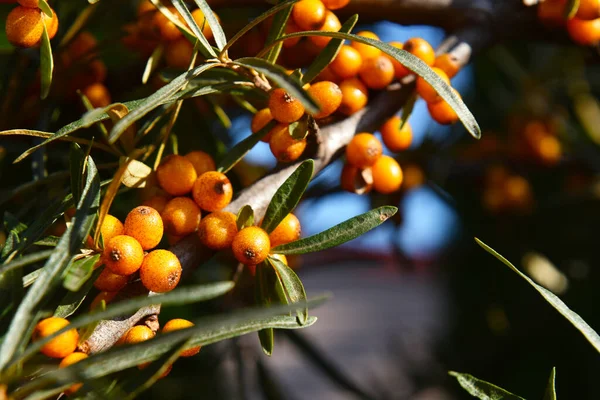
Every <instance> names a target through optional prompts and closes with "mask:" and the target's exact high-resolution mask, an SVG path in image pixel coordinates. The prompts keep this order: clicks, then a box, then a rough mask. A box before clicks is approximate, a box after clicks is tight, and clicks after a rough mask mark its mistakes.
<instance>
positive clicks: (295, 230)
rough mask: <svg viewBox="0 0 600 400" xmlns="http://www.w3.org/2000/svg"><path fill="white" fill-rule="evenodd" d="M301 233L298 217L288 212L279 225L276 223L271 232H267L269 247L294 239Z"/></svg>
mask: <svg viewBox="0 0 600 400" xmlns="http://www.w3.org/2000/svg"><path fill="white" fill-rule="evenodd" d="M301 233H302V228H301V226H300V221H298V218H296V216H295V215H294V214H288V215H286V216H285V218H284V219H283V220H282V221H281V222H280V223H279V225H277V227H276V228H275V229H274V230H273V232H271V233H270V234H269V240H270V241H271V247H277V246H279V245H280V244H286V243H290V242H293V241H296V240H298V239H299V238H300V234H301Z"/></svg>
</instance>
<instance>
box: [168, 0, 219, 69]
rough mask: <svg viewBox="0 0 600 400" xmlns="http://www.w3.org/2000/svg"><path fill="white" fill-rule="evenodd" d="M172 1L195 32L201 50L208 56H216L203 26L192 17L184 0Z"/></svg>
mask: <svg viewBox="0 0 600 400" xmlns="http://www.w3.org/2000/svg"><path fill="white" fill-rule="evenodd" d="M172 3H173V6H175V8H176V9H177V11H179V14H181V16H182V17H183V20H184V21H185V22H186V23H187V25H188V26H189V27H190V29H191V30H192V32H193V33H194V35H195V39H196V40H197V43H196V45H197V46H198V49H199V50H200V52H201V53H202V54H203V55H204V56H205V57H207V58H208V57H216V56H217V54H216V53H215V51H214V50H213V48H212V46H211V45H210V43H208V40H207V39H206V37H205V36H204V34H203V33H202V28H201V27H199V26H198V24H197V23H196V20H194V18H193V17H192V13H191V12H190V10H189V9H188V8H187V6H186V5H185V3H184V2H183V0H172ZM196 40H194V41H192V43H194V42H196Z"/></svg>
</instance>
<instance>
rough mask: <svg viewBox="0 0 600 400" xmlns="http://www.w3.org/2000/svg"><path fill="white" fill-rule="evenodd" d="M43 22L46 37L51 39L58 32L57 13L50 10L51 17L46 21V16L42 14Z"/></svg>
mask: <svg viewBox="0 0 600 400" xmlns="http://www.w3.org/2000/svg"><path fill="white" fill-rule="evenodd" d="M44 22H45V23H46V30H47V31H48V38H49V39H50V40H52V39H53V38H54V36H56V33H57V32H58V15H56V12H55V11H54V10H52V18H51V20H50V21H48V16H46V15H45V14H44Z"/></svg>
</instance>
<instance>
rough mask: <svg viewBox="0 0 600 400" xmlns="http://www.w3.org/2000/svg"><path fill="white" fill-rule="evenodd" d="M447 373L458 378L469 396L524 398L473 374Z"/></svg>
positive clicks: (502, 399) (497, 399)
mask: <svg viewBox="0 0 600 400" xmlns="http://www.w3.org/2000/svg"><path fill="white" fill-rule="evenodd" d="M448 374H450V375H451V376H453V377H455V378H456V379H457V380H458V383H459V384H460V386H462V388H463V389H465V390H466V391H467V392H468V393H469V394H470V395H471V396H473V397H477V398H478V399H481V400H525V399H523V398H522V397H519V396H516V395H514V394H512V393H510V392H507V391H506V390H504V389H502V388H499V387H498V386H496V385H493V384H491V383H489V382H486V381H482V380H480V379H477V378H475V377H474V376H473V375H469V374H462V373H459V372H454V371H449V372H448Z"/></svg>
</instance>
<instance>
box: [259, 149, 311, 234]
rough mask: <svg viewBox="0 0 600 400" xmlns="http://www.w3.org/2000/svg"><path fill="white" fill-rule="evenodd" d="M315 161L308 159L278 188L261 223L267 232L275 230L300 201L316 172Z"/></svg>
mask: <svg viewBox="0 0 600 400" xmlns="http://www.w3.org/2000/svg"><path fill="white" fill-rule="evenodd" d="M314 167H315V162H314V161H313V160H306V161H304V162H302V164H300V165H299V166H298V168H296V170H295V171H294V172H293V173H292V174H291V175H290V176H289V177H288V178H287V179H286V180H285V182H283V184H282V185H281V186H280V187H279V188H278V189H277V191H276V192H275V194H274V195H273V198H272V199H271V202H270V203H269V206H268V207H267V211H266V212H265V217H264V218H263V222H262V224H261V228H263V229H264V230H265V231H266V232H267V233H271V232H273V230H275V228H277V226H278V225H279V223H281V221H283V219H284V218H285V217H286V216H287V215H288V214H289V213H291V212H292V210H293V209H294V208H296V206H297V205H298V202H300V199H301V198H302V195H303V194H304V191H305V190H306V188H307V187H308V184H309V182H310V180H311V179H312V176H313V172H314Z"/></svg>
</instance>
